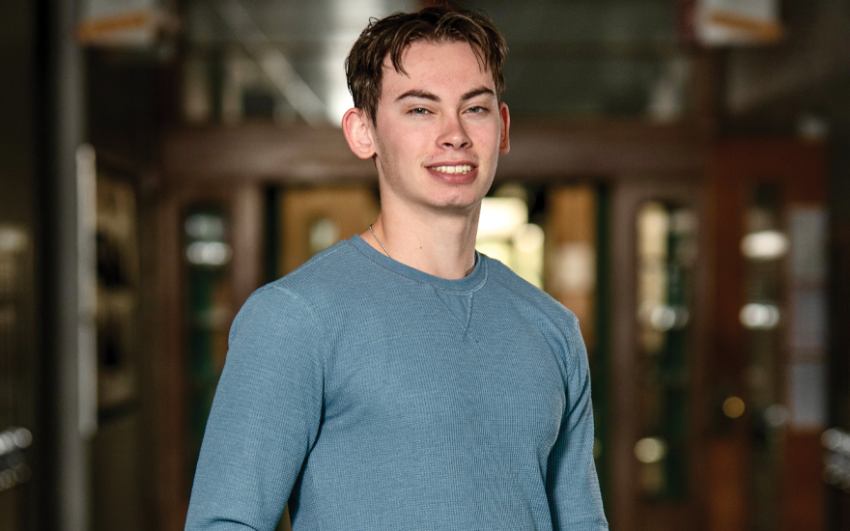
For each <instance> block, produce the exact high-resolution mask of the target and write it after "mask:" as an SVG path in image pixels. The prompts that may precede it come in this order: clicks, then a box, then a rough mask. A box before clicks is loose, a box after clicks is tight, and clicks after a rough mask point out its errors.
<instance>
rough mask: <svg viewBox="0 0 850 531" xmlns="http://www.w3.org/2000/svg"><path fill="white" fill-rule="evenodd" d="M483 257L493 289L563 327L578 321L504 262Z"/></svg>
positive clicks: (572, 314) (567, 310)
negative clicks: (504, 292) (502, 292)
mask: <svg viewBox="0 0 850 531" xmlns="http://www.w3.org/2000/svg"><path fill="white" fill-rule="evenodd" d="M481 256H482V257H483V259H484V260H486V261H487V269H488V284H492V286H491V287H492V288H493V289H496V290H500V291H506V292H507V293H506V295H507V296H510V297H513V298H514V299H515V300H516V301H518V302H519V303H520V304H523V305H525V306H527V307H528V308H529V309H530V310H533V311H537V312H539V313H540V314H541V316H544V317H545V318H548V319H550V320H552V321H555V322H557V323H560V324H561V325H564V324H567V323H570V322H573V321H576V322H577V321H578V320H577V318H576V316H575V314H574V313H573V312H571V311H570V310H569V309H567V308H566V307H565V306H564V305H563V304H561V303H560V302H558V301H557V300H555V299H554V298H553V297H552V296H551V295H549V294H548V293H546V292H545V291H543V290H542V289H540V288H538V287H537V286H535V285H533V284H531V283H530V282H528V281H527V280H525V279H524V278H522V277H520V276H519V275H517V274H516V273H514V272H513V271H512V270H511V269H510V268H508V267H507V266H506V265H504V264H503V263H502V262H500V261H498V260H494V259H493V258H489V257H487V256H485V255H481Z"/></svg>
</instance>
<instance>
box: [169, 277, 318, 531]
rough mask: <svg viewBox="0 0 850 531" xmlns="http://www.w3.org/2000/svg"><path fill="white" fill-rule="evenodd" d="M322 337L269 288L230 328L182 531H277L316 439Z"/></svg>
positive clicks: (307, 317)
mask: <svg viewBox="0 0 850 531" xmlns="http://www.w3.org/2000/svg"><path fill="white" fill-rule="evenodd" d="M325 341H326V340H325V337H324V335H323V334H322V333H321V332H320V330H319V328H318V326H317V323H316V320H315V319H314V318H313V315H312V314H311V313H310V311H309V308H308V307H307V306H305V305H304V304H302V302H301V300H300V299H298V298H297V297H296V296H295V295H293V294H292V293H290V292H288V291H285V290H284V289H281V288H279V287H275V286H266V287H264V288H260V289H259V290H258V291H257V292H255V293H254V294H253V295H252V296H251V297H250V298H249V300H248V302H246V303H245V305H244V306H243V308H242V309H241V310H240V311H239V314H238V315H237V316H236V319H235V320H234V323H233V326H232V327H231V331H230V343H229V350H228V353H227V359H226V361H225V365H224V370H223V371H222V375H221V379H220V380H219V383H218V387H217V389H216V394H215V398H214V400H213V405H212V410H211V412H210V417H209V420H208V421H207V426H206V430H205V432H204V439H203V443H202V446H201V452H200V457H199V459H198V465H197V468H196V471H195V480H194V484H193V486H192V496H191V499H190V503H189V512H188V515H187V519H186V531H201V530H203V531H212V530H217V531H231V530H232V531H237V530H240V531H241V530H248V529H250V530H256V531H265V530H268V531H272V530H273V529H275V527H276V526H277V523H278V520H279V519H280V515H281V513H282V512H283V509H284V507H285V505H286V503H287V500H288V498H289V495H290V493H291V491H292V488H293V485H294V484H295V482H296V480H297V478H298V475H299V473H300V470H301V468H302V465H303V463H304V460H305V459H306V457H307V455H308V453H309V452H310V450H311V448H312V447H313V444H314V443H315V441H316V437H317V434H318V431H319V425H320V422H321V415H322V396H323V376H322V375H323V371H322V358H321V352H322V350H323V349H324V343H325Z"/></svg>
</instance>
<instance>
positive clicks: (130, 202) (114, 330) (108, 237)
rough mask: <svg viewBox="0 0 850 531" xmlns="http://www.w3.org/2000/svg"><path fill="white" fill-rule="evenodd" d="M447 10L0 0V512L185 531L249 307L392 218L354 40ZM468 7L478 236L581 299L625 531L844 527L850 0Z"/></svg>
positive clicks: (370, 4)
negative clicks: (356, 136)
mask: <svg viewBox="0 0 850 531" xmlns="http://www.w3.org/2000/svg"><path fill="white" fill-rule="evenodd" d="M430 4H431V2H429V1H425V0H312V1H308V0H3V1H2V2H0V530H2V531H24V530H54V529H55V530H68V531H78V530H79V531H82V530H94V531H106V530H122V531H124V530H126V531H134V530H142V529H144V530H161V531H178V530H180V529H182V526H183V521H184V518H185V512H186V508H187V504H188V496H189V489H190V486H191V482H192V477H193V473H194V466H195V460H196V458H197V454H198V449H199V445H200V441H201V437H202V435H203V430H204V425H205V422H206V417H207V413H208V411H209V407H210V402H211V399H212V396H213V393H214V391H215V386H216V382H217V378H218V375H219V372H220V370H221V368H222V364H223V362H224V359H225V355H226V347H227V333H228V329H229V326H230V322H231V320H232V318H233V316H234V315H235V312H236V311H237V310H238V309H239V307H240V305H241V304H242V303H243V302H244V300H245V299H246V298H247V296H248V295H249V294H250V293H251V291H253V290H254V289H256V288H257V287H259V286H260V285H262V284H263V283H265V282H268V281H270V280H273V279H275V278H278V277H280V276H281V275H284V274H286V273H287V272H289V271H292V270H293V269H294V268H296V267H298V266H299V265H300V264H301V263H303V262H304V261H306V260H307V259H309V258H310V257H311V256H312V255H313V254H315V253H317V252H319V251H321V250H323V249H325V248H327V247H328V246H330V245H332V244H333V243H335V242H336V241H338V240H340V239H343V238H348V237H350V236H351V235H352V234H355V233H359V232H361V231H363V230H364V229H365V228H366V226H367V225H368V224H369V223H370V222H371V221H372V220H374V218H375V216H376V214H377V212H378V202H377V188H376V175H375V170H374V167H373V165H372V164H371V163H370V162H368V161H367V162H364V161H360V160H358V159H357V158H356V157H354V156H353V155H352V154H351V153H350V152H349V151H348V148H347V146H346V144H345V142H344V139H343V136H342V133H341V131H340V130H339V128H338V123H339V118H340V117H341V115H342V113H343V111H344V110H345V109H346V108H348V106H349V105H350V96H349V94H348V92H347V89H346V87H345V79H344V70H343V60H344V58H345V55H346V54H347V51H348V49H349V47H350V46H351V44H352V43H353V41H354V40H355V39H356V37H357V35H358V34H359V32H360V31H361V30H362V28H363V27H364V26H365V25H366V24H367V22H368V20H369V17H380V16H384V15H387V14H389V13H392V12H395V11H399V10H413V9H417V8H419V7H421V6H423V5H430ZM464 5H465V6H466V7H470V8H475V9H480V10H483V11H484V12H486V13H487V14H489V16H490V17H491V18H492V19H493V20H494V22H495V23H496V25H497V26H498V27H499V28H501V30H502V31H503V32H504V34H505V36H506V38H507V40H508V43H509V46H510V54H509V59H508V63H507V66H506V79H507V90H506V92H505V94H504V100H505V101H506V102H507V103H508V105H509V106H510V109H511V114H512V119H513V123H512V125H513V127H512V150H511V153H510V154H509V155H507V156H504V157H502V159H501V160H500V167H499V171H498V175H497V178H496V183H495V185H494V187H493V190H492V191H491V193H490V197H488V198H486V199H485V205H484V211H483V213H482V221H481V228H480V232H479V238H478V248H479V249H480V250H481V251H482V252H485V253H487V254H489V255H491V256H493V257H497V258H499V259H500V260H502V261H503V262H505V263H506V264H508V265H509V266H510V267H512V268H513V269H514V270H516V271H517V272H518V273H519V274H521V275H522V276H523V277H525V278H526V279H528V280H529V281H530V282H532V283H534V284H536V285H538V286H540V287H542V288H543V289H544V290H546V291H547V292H549V293H550V294H551V295H552V296H554V297H555V298H557V299H558V300H560V301H562V302H563V303H564V304H565V305H566V306H567V307H569V308H571V309H572V310H573V311H574V312H575V313H576V314H577V315H578V316H579V318H580V320H581V326H582V333H583V334H584V338H585V341H586V342H587V345H588V350H589V354H590V358H591V366H592V375H593V394H594V397H593V398H594V404H595V415H596V426H597V440H596V448H595V453H596V459H597V467H598V470H599V474H600V480H601V484H602V490H603V496H604V499H605V506H606V511H607V514H608V516H609V519H610V521H611V525H612V529H614V530H616V531H650V530H652V531H666V530H671V531H672V530H681V529H693V530H695V531H703V530H704V531H737V530H740V531H774V530H775V531H792V530H801V531H802V530H815V531H818V530H835V531H837V530H849V529H850V436H848V435H847V431H846V430H847V429H848V428H850V280H848V278H847V275H848V274H850V206H848V205H850V3H848V2H847V1H846V0H809V1H805V2H804V1H796V0H746V1H744V0H540V1H537V2H516V1H514V2H510V1H508V0H469V1H467V2H465V3H464ZM226 480H227V478H222V481H226ZM285 520H286V519H284V521H283V522H282V523H281V529H287V528H288V527H287V525H288V524H287V522H286V521H285Z"/></svg>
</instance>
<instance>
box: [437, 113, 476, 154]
mask: <svg viewBox="0 0 850 531" xmlns="http://www.w3.org/2000/svg"><path fill="white" fill-rule="evenodd" d="M438 143H439V144H440V146H442V147H445V148H453V149H461V148H466V147H469V146H470V145H471V144H472V140H471V139H470V138H469V135H468V134H467V132H466V128H465V127H464V126H463V122H461V119H460V117H459V116H457V115H454V114H450V115H447V116H446V117H445V119H444V120H443V123H442V129H441V131H440V137H439V139H438Z"/></svg>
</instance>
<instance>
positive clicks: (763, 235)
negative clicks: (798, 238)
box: [741, 230, 790, 260]
mask: <svg viewBox="0 0 850 531" xmlns="http://www.w3.org/2000/svg"><path fill="white" fill-rule="evenodd" d="M789 247H790V243H789V242H788V237H787V236H785V235H784V234H782V233H781V232H779V231H777V230H762V231H758V232H753V233H751V234H747V235H746V236H744V239H743V240H741V252H742V253H744V256H746V257H747V258H751V259H753V260H775V259H777V258H780V257H782V256H783V255H784V254H785V253H787V252H788V248H789Z"/></svg>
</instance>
